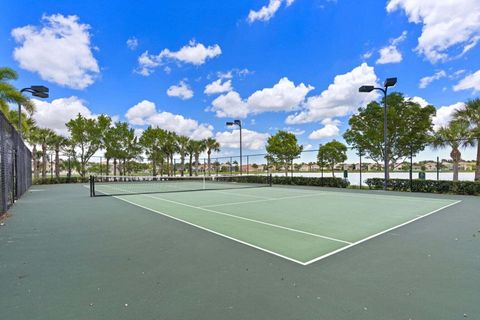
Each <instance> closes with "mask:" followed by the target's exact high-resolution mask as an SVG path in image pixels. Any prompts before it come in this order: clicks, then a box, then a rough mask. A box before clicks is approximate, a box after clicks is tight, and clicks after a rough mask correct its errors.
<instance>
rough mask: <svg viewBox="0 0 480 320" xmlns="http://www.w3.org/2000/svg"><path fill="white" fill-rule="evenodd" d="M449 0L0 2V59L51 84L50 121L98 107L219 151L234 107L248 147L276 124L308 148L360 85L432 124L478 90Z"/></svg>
mask: <svg viewBox="0 0 480 320" xmlns="http://www.w3.org/2000/svg"><path fill="white" fill-rule="evenodd" d="M448 2H449V3H447V1H436V0H424V1H415V0H391V1H380V0H367V1H353V0H336V1H334V0H252V1H249V0H245V1H212V0H204V1H184V0H177V1H158V0H157V1H142V2H141V4H140V2H138V3H135V4H133V3H132V2H131V1H116V2H111V1H110V2H109V1H88V0H85V1H81V2H79V1H41V2H32V1H18V0H17V1H10V0H4V1H2V2H1V3H0V12H2V16H3V18H2V19H0V32H1V34H0V37H1V39H2V41H1V46H0V65H2V66H8V67H11V68H13V69H15V70H17V71H18V72H19V75H20V79H19V81H17V83H15V84H16V85H17V86H18V87H24V86H29V85H31V84H45V85H47V86H48V87H50V90H51V97H50V98H49V99H47V100H46V101H37V102H36V103H37V108H38V112H37V115H36V116H35V117H36V120H37V122H38V123H39V125H42V126H48V127H51V128H53V129H55V130H56V131H57V132H59V133H65V127H64V125H63V124H64V123H65V122H66V121H68V119H69V118H71V117H73V116H75V115H76V114H77V113H78V112H81V113H82V114H84V115H86V116H95V115H97V114H100V113H106V114H109V115H111V116H115V119H119V120H122V121H128V122H129V123H130V124H131V125H132V126H133V127H135V128H136V129H138V130H139V132H140V131H141V129H142V128H145V127H146V126H147V125H149V124H151V125H158V126H160V127H164V128H166V129H169V130H175V131H177V132H179V133H182V134H187V135H190V136H192V137H194V138H204V137H207V136H214V137H216V138H217V139H218V140H219V141H220V142H221V144H222V146H223V147H224V150H225V153H228V152H229V148H231V150H232V151H231V152H233V150H235V148H236V147H237V145H236V143H237V136H236V135H237V133H236V132H235V131H232V130H231V129H229V128H226V127H225V125H224V124H225V121H226V120H230V119H232V118H237V117H238V118H241V119H242V121H243V122H244V128H245V129H246V131H245V132H246V133H245V144H246V148H247V149H249V150H247V152H249V151H250V152H258V151H260V150H263V148H264V141H265V139H266V137H268V135H269V134H272V133H274V132H275V131H276V130H278V129H286V130H290V131H292V132H295V133H296V134H297V136H298V139H299V141H300V142H301V143H302V144H304V145H305V146H306V147H307V148H315V147H316V146H317V145H318V144H319V143H323V142H326V141H329V140H331V139H340V140H341V134H342V133H343V132H344V131H345V130H346V128H347V127H348V123H347V121H348V117H349V116H350V115H351V114H352V113H354V112H355V111H356V109H357V108H358V107H360V106H362V105H365V104H366V103H368V101H369V100H371V99H375V98H377V96H376V95H375V94H370V95H365V94H363V95H362V94H359V93H357V89H358V86H359V85H361V84H369V83H372V84H373V83H375V82H377V83H381V82H383V80H384V79H385V78H386V77H391V76H396V77H398V85H397V87H396V88H395V90H398V91H400V92H403V93H404V94H405V95H406V96H408V97H412V98H413V99H416V100H417V101H419V102H422V103H427V102H428V103H429V104H433V105H434V106H436V107H437V108H438V109H439V114H438V116H437V117H436V118H435V124H436V126H440V125H444V124H446V123H447V122H448V120H449V119H450V116H451V114H452V113H453V112H454V111H455V110H456V109H458V108H461V107H462V102H464V101H466V100H467V99H470V98H474V97H478V92H479V91H480V59H479V57H480V48H479V47H480V46H479V45H478V44H477V42H478V41H479V40H480V3H479V2H478V1H477V0H461V1H460V0H459V1H456V2H455V3H453V2H452V4H451V3H450V1H448ZM127 42H128V43H127ZM365 82H368V83H365ZM208 85H210V86H208ZM207 86H208V87H207ZM207 88H208V89H207Z"/></svg>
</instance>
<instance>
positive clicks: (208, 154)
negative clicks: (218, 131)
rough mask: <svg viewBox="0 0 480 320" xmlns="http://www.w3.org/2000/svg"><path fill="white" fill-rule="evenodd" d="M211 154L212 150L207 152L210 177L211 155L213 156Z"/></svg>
mask: <svg viewBox="0 0 480 320" xmlns="http://www.w3.org/2000/svg"><path fill="white" fill-rule="evenodd" d="M211 153H212V152H211V151H210V150H208V152H207V168H208V175H209V176H210V175H211V174H210V154H211Z"/></svg>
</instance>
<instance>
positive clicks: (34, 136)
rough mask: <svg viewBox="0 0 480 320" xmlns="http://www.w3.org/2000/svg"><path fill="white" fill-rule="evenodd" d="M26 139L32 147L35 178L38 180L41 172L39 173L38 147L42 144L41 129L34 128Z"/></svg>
mask: <svg viewBox="0 0 480 320" xmlns="http://www.w3.org/2000/svg"><path fill="white" fill-rule="evenodd" d="M25 138H26V140H27V141H28V143H29V144H30V145H31V146H32V162H33V176H34V177H35V179H38V176H39V172H38V158H37V145H38V144H40V143H41V142H42V141H41V137H40V133H39V129H38V128H37V127H33V128H32V129H30V130H29V132H28V134H27V135H26V136H25Z"/></svg>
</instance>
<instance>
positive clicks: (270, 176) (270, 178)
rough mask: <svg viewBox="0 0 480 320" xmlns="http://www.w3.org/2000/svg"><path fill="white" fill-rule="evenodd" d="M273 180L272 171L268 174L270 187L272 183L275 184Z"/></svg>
mask: <svg viewBox="0 0 480 320" xmlns="http://www.w3.org/2000/svg"><path fill="white" fill-rule="evenodd" d="M272 180H273V179H272V174H271V173H270V174H269V175H268V186H269V187H271V186H272V184H273V182H272Z"/></svg>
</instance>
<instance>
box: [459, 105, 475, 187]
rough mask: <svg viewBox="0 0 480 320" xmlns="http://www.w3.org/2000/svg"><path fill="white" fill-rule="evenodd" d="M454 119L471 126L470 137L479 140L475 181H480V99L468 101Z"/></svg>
mask: <svg viewBox="0 0 480 320" xmlns="http://www.w3.org/2000/svg"><path fill="white" fill-rule="evenodd" d="M454 118H455V119H457V120H463V121H466V122H468V123H469V124H470V134H469V136H470V137H471V138H473V139H476V140H477V142H476V143H477V160H476V167H475V181H480V98H477V99H473V100H469V101H467V102H466V104H465V108H464V109H462V110H458V111H457V112H456V113H455V115H454Z"/></svg>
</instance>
